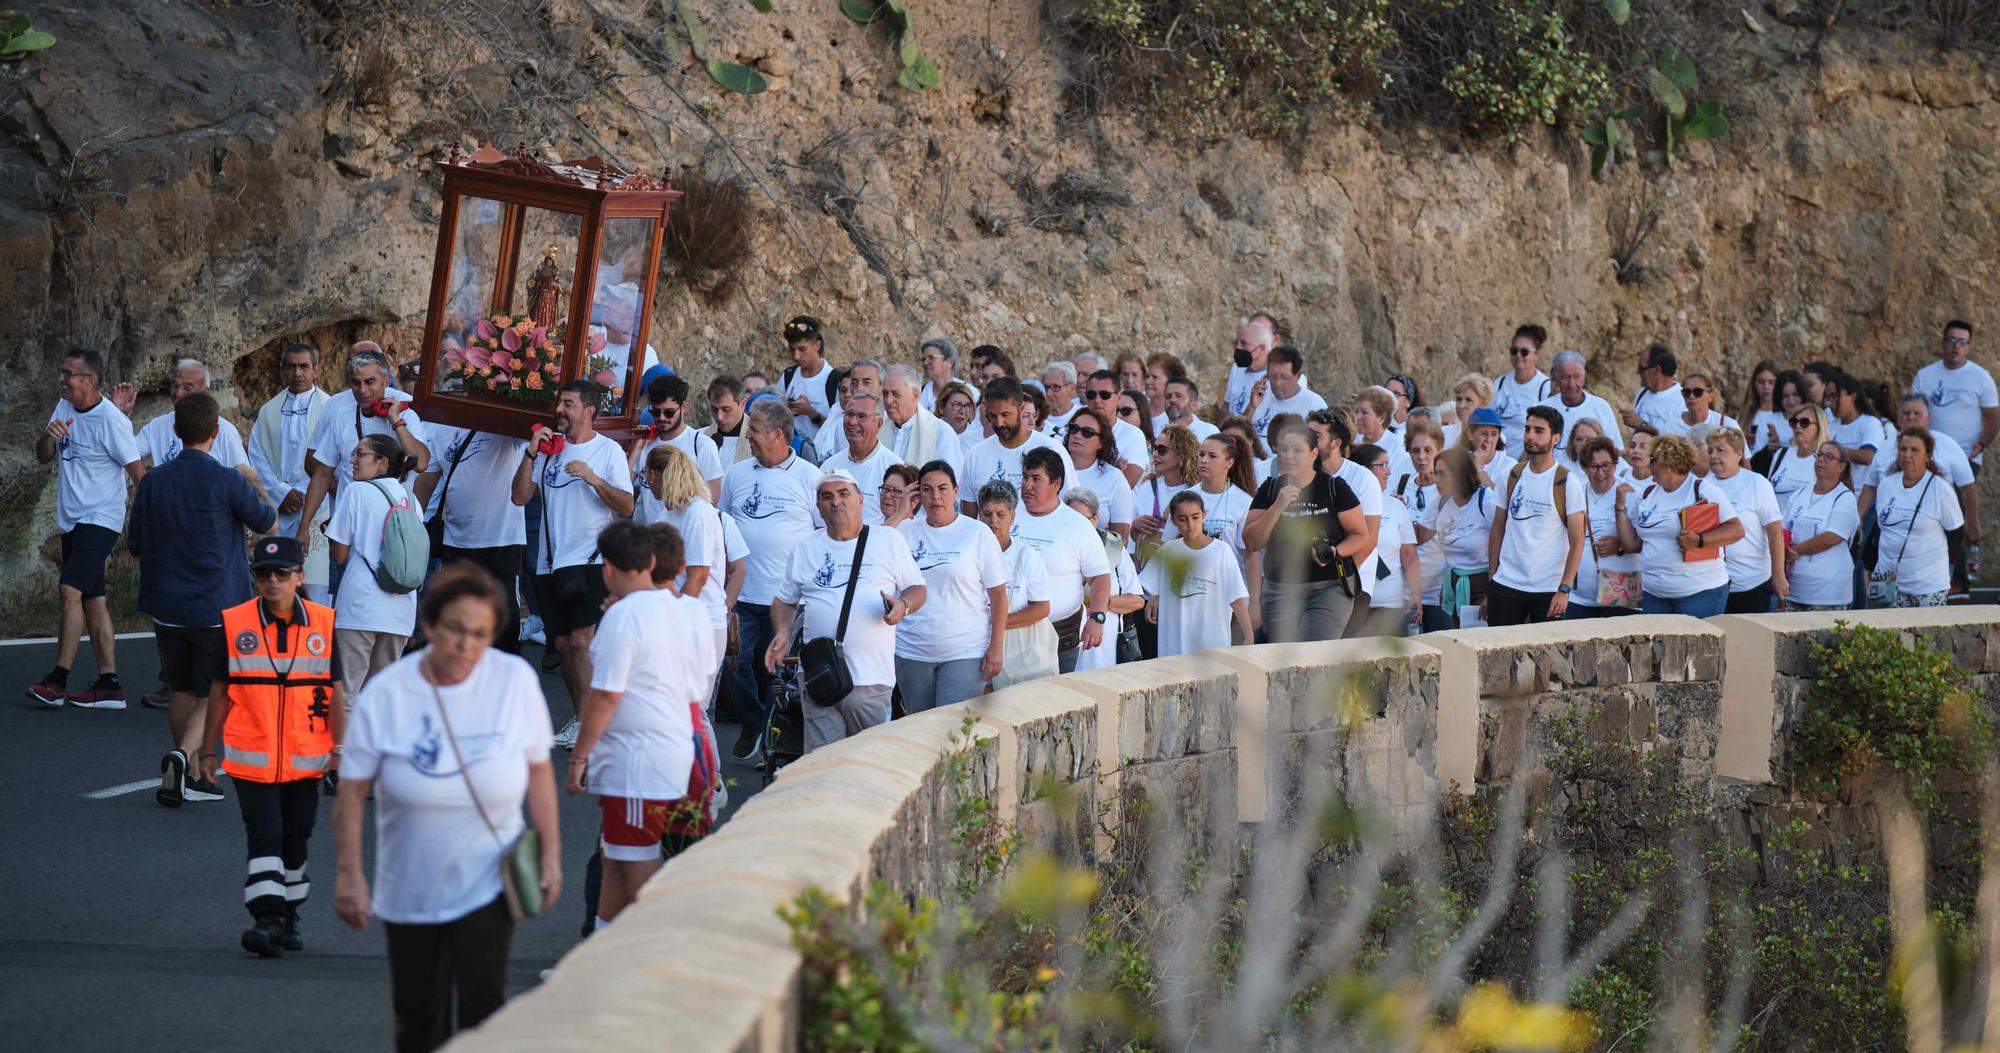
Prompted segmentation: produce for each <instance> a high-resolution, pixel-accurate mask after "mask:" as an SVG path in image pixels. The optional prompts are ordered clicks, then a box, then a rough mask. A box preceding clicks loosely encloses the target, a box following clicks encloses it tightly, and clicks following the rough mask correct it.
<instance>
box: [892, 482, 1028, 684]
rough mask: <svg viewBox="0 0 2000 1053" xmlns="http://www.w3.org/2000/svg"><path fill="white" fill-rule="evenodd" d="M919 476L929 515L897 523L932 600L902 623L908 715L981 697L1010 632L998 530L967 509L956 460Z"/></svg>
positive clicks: (900, 672) (901, 667)
mask: <svg viewBox="0 0 2000 1053" xmlns="http://www.w3.org/2000/svg"><path fill="white" fill-rule="evenodd" d="M917 478H918V486H919V488H920V489H919V491H918V492H919V494H920V495H921V500H922V502H923V508H924V514H923V515H922V516H921V517H919V518H916V519H911V520H909V521H908V522H905V523H903V524H902V525H901V526H899V527H897V528H896V529H897V530H899V531H901V532H902V535H903V540H904V541H905V542H906V543H907V544H908V545H909V548H910V555H911V556H912V557H913V558H914V559H915V560H916V561H917V570H918V571H919V572H920V573H922V574H923V576H924V595H925V596H926V597H927V599H926V600H925V601H924V605H923V606H922V607H919V608H918V609H917V610H915V611H913V612H911V613H910V615H909V617H907V618H904V619H903V622H902V624H901V625H898V626H897V627H896V686H897V687H898V688H900V689H901V690H902V693H903V710H904V712H907V713H920V712H922V711H924V710H926V709H932V708H934V707H937V706H949V705H951V704H953V703H955V702H963V701H965V700H966V699H968V698H971V697H972V696H974V695H977V694H978V693H979V689H980V686H981V685H983V684H985V683H986V682H987V681H989V680H991V679H993V678H994V677H996V676H998V675H1000V669H1001V665H1002V663H1003V661H1004V659H1005V653H1006V634H1007V566H1006V559H1005V556H1004V554H1003V553H1002V552H1001V550H1000V546H999V544H998V543H997V542H996V540H995V539H994V537H993V533H992V531H990V530H988V529H987V528H986V527H984V526H982V525H980V524H979V523H977V522H975V521H973V520H971V519H968V518H966V517H965V516H962V515H960V514H959V512H958V475H957V473H956V472H954V471H953V470H952V467H951V465H950V464H949V463H947V462H945V461H941V460H939V461H932V462H930V463H929V464H926V465H924V466H923V468H922V469H921V470H920V471H919V472H918V476H917ZM981 626H983V627H985V629H986V631H985V632H984V633H981V632H979V631H978V628H979V627H981Z"/></svg>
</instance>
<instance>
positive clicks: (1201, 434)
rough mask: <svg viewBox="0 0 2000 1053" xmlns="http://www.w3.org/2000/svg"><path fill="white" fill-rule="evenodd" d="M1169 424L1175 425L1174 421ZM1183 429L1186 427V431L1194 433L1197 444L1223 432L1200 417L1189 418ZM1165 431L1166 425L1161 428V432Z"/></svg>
mask: <svg viewBox="0 0 2000 1053" xmlns="http://www.w3.org/2000/svg"><path fill="white" fill-rule="evenodd" d="M1167 423H1168V424H1171V423H1173V422H1172V421H1168V422H1167ZM1182 427H1184V428H1186V429H1187V430H1188V431H1190V432H1192V433H1194V441H1196V442H1200V441H1201V440H1203V439H1206V438H1208V437H1209V436H1211V435H1214V434H1215V433H1216V432H1219V431H1221V430H1222V429H1221V428H1218V427H1216V426H1215V425H1213V424H1210V423H1209V422H1207V421H1205V420H1202V419H1201V418H1200V417H1189V418H1188V422H1187V423H1186V424H1184V425H1182ZM1164 429H1165V426H1164V425H1162V428H1161V430H1164ZM1156 434H1157V433H1156Z"/></svg>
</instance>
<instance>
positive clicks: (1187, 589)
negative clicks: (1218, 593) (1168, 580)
mask: <svg viewBox="0 0 2000 1053" xmlns="http://www.w3.org/2000/svg"><path fill="white" fill-rule="evenodd" d="M1217 584H1218V583H1217V582H1216V580H1215V579H1214V578H1210V577H1204V576H1202V575H1199V574H1196V573H1194V572H1192V571H1190V572H1188V573H1187V574H1186V575H1185V576H1183V577H1182V579H1181V580H1180V581H1178V582H1174V583H1172V585H1171V586H1170V587H1171V588H1172V589H1173V590H1174V595H1175V596H1178V597H1180V598H1181V599H1184V600H1186V599H1192V598H1194V597H1196V596H1206V595H1208V594H1209V593H1211V592H1214V591H1215V589H1216V585H1217Z"/></svg>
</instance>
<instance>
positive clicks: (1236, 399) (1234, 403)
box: [1222, 364, 1264, 414]
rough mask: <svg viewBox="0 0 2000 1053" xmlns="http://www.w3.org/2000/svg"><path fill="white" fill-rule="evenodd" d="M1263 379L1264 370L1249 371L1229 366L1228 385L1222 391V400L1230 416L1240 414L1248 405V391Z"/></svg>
mask: <svg viewBox="0 0 2000 1053" xmlns="http://www.w3.org/2000/svg"><path fill="white" fill-rule="evenodd" d="M1262 379H1264V370H1261V369H1259V370H1254V371H1253V370H1251V369H1250V368H1249V367H1247V366H1239V365H1234V364H1232V365H1230V367H1229V385H1228V386H1227V387H1226V388H1224V389H1223V395H1222V400H1223V403H1224V404H1225V405H1227V406H1228V407H1229V412H1230V413H1232V414H1235V413H1241V412H1243V411H1244V409H1245V408H1247V407H1248V406H1249V405H1250V389H1251V388H1254V387H1256V386H1257V382H1258V381H1260V380H1262Z"/></svg>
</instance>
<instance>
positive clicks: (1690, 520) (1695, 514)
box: [1681, 501, 1722, 563]
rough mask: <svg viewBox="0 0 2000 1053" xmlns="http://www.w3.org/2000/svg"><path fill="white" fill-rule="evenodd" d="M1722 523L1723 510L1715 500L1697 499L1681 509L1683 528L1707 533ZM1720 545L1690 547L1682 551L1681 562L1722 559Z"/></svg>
mask: <svg viewBox="0 0 2000 1053" xmlns="http://www.w3.org/2000/svg"><path fill="white" fill-rule="evenodd" d="M1721 525H1722V510H1721V509H1719V508H1717V507H1716V506H1715V502H1713V501H1696V502H1695V503H1694V504H1691V505H1689V506H1687V507H1686V508H1683V509H1681V529H1682V530H1692V531H1695V532H1696V533H1702V534H1705V533H1707V532H1709V531H1711V530H1714V529H1715V528H1717V527H1719V526H1721ZM1721 558H1722V548H1721V546H1719V545H1715V546H1710V547H1708V548H1690V549H1686V550H1683V551H1682V552H1681V562H1683V563H1695V562H1698V561H1700V560H1704V559H1721Z"/></svg>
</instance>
